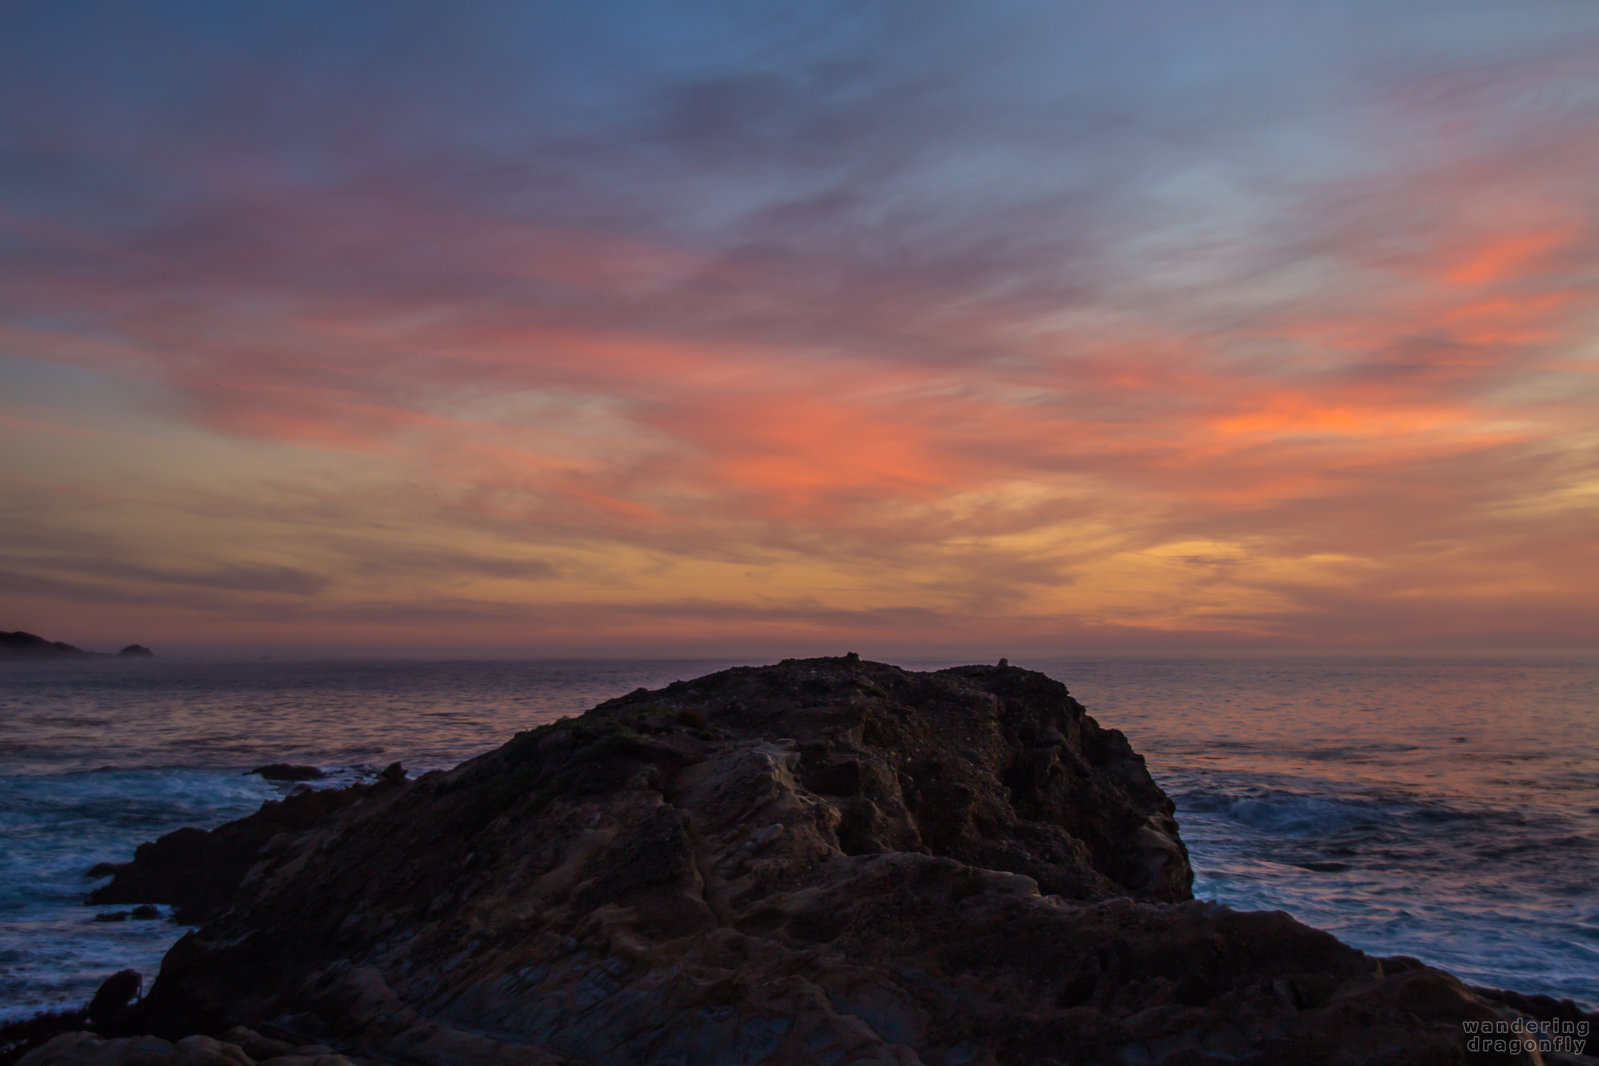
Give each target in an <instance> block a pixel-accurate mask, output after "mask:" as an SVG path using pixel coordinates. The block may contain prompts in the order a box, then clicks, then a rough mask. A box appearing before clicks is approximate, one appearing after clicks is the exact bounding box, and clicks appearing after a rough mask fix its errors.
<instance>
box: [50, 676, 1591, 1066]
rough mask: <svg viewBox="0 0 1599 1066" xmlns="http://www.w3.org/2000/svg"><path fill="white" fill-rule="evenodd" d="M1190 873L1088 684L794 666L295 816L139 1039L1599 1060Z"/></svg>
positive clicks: (509, 1047) (625, 1057)
mask: <svg viewBox="0 0 1599 1066" xmlns="http://www.w3.org/2000/svg"><path fill="white" fill-rule="evenodd" d="M1191 882H1192V871H1191V869H1190V867H1189V864H1188V858H1187V854H1186V851H1185V849H1184V847H1183V844H1182V842H1181V839H1180V837H1179V835H1178V832H1177V825H1176V821H1175V818H1174V812H1173V806H1172V803H1171V801H1170V800H1169V799H1168V798H1167V797H1166V796H1165V795H1164V794H1163V793H1162V792H1161V791H1160V789H1159V788H1158V787H1157V786H1156V785H1155V783H1154V782H1153V781H1152V780H1151V778H1150V776H1149V774H1148V772H1147V771H1146V769H1145V766H1144V761H1143V759H1142V757H1141V756H1139V755H1138V754H1137V753H1135V752H1134V751H1133V750H1132V748H1131V747H1130V746H1129V745H1128V743H1127V741H1126V739H1125V738H1124V737H1123V736H1122V735H1121V734H1120V733H1119V732H1117V731H1115V730H1112V729H1105V728H1102V727H1101V726H1100V725H1099V724H1098V723H1096V722H1095V721H1094V719H1093V718H1092V717H1090V716H1089V715H1088V714H1087V713H1085V711H1084V709H1083V708H1082V707H1081V705H1079V704H1078V703H1077V702H1076V701H1075V700H1073V699H1072V698H1071V697H1070V696H1069V694H1068V693H1067V690H1066V688H1065V686H1063V685H1061V684H1060V683H1058V682H1056V681H1053V680H1051V679H1049V678H1047V677H1045V676H1044V675H1042V674H1037V673H1033V672H1030V671H1025V670H1019V669H1013V668H1010V667H1007V666H1005V665H1003V664H1002V665H1001V666H998V667H978V666H972V667H962V668H958V669H953V670H945V671H939V672H937V673H912V672H907V671H904V670H900V669H898V668H895V667H892V666H887V665H883V664H878V663H869V662H862V661H860V660H859V659H858V658H856V657H854V656H848V657H844V658H836V659H812V660H790V661H785V662H783V663H781V664H778V665H776V666H770V667H763V668H740V669H735V670H728V671H724V672H721V673H718V674H713V675H710V676H708V677H704V678H700V679H697V680H695V681H691V682H679V683H676V684H674V685H672V686H669V687H668V688H665V689H662V690H658V691H654V692H647V691H643V690H640V691H638V692H635V693H633V694H631V695H629V696H625V697H622V698H620V699H616V700H612V701H610V702H608V703H605V704H602V705H601V706H600V707H598V708H596V709H595V710H593V711H590V712H589V713H588V714H586V715H583V716H582V717H580V718H575V719H567V720H564V721H561V722H558V723H555V724H553V725H549V726H545V727H543V728H540V729H537V730H533V731H531V732H528V733H523V734H519V735H518V736H516V737H515V738H513V739H512V740H511V741H510V742H508V743H507V744H505V745H504V746H502V747H501V748H499V749H497V750H496V751H493V752H490V753H489V754H486V755H484V756H481V757H479V758H477V759H474V760H472V761H470V762H467V763H464V764H463V765H461V766H459V767H457V768H456V769H454V770H452V771H449V772H447V773H433V774H428V775H426V776H424V777H422V778H420V779H418V780H415V781H393V782H390V783H389V784H388V785H387V786H386V787H382V788H370V789H367V790H366V791H364V792H362V793H360V794H359V795H355V796H353V798H352V799H351V800H350V801H349V802H347V803H339V804H333V805H330V810H329V812H328V813H327V815H326V817H323V818H321V819H319V820H317V821H316V822H315V824H313V825H311V826H309V827H307V828H304V829H300V830H297V831H294V832H283V833H279V834H277V835H275V836H273V837H272V838H271V839H270V840H269V841H268V842H267V843H266V845H265V846H264V847H263V848H262V849H261V851H260V859H259V861H258V862H256V863H255V864H254V866H253V867H252V868H251V869H250V870H249V872H248V874H247V875H246V876H244V878H243V881H242V883H240V884H239V885H238V888H237V890H236V892H235V894H234V896H233V898H232V903H231V907H229V908H228V909H226V910H224V911H222V912H221V913H220V914H217V916H216V917H214V918H212V919H211V920H210V921H209V922H208V923H207V924H206V925H204V926H203V927H202V928H200V929H199V930H197V931H196V932H193V933H191V934H189V935H187V936H185V937H184V938H183V939H182V940H181V941H180V942H179V943H178V944H177V945H176V946H174V947H173V949H172V950H171V951H170V952H169V953H168V955H167V957H166V959H165V961H164V962H163V964H162V968H161V972H160V975H159V977H158V978H157V980H156V982H155V985H154V987H153V989H152V990H151V994H150V995H149V997H148V998H147V999H146V1000H144V1001H143V1002H142V1003H141V1004H140V1005H139V1006H138V1008H136V1009H135V1010H133V1011H132V1012H130V1013H128V1014H127V1015H126V1017H125V1018H124V1021H123V1023H122V1024H123V1025H124V1026H125V1027H127V1026H132V1027H134V1029H135V1030H136V1031H138V1032H143V1033H153V1034H157V1035H158V1036H160V1037H164V1038H166V1039H169V1040H170V1039H177V1038H180V1037H188V1036H190V1035H191V1034H209V1035H210V1036H212V1037H218V1036H220V1037H222V1038H223V1039H224V1040H227V1041H233V1042H232V1043H227V1044H222V1045H218V1044H217V1043H216V1041H212V1042H211V1043H210V1044H205V1045H203V1047H204V1049H206V1050H205V1054H206V1055H212V1054H215V1055H224V1057H226V1056H227V1055H231V1056H232V1061H234V1062H236V1063H242V1062H244V1061H246V1060H250V1059H252V1055H250V1054H249V1053H247V1051H246V1050H243V1049H244V1047H245V1045H246V1044H247V1043H248V1042H249V1041H250V1040H252V1039H253V1040H258V1041H260V1040H265V1041H266V1043H267V1044H268V1045H271V1046H272V1047H275V1048H277V1053H275V1054H274V1055H273V1056H271V1057H274V1058H276V1057H294V1056H295V1053H294V1051H293V1046H301V1047H302V1051H301V1052H300V1053H298V1057H299V1058H301V1059H304V1060H306V1061H309V1057H308V1056H310V1055H311V1054H312V1052H308V1051H305V1050H303V1047H304V1046H305V1045H311V1046H314V1047H315V1048H317V1050H316V1052H315V1054H324V1053H328V1049H331V1048H337V1049H339V1051H341V1052H342V1053H343V1054H344V1055H345V1056H350V1057H354V1058H357V1059H360V1058H366V1059H372V1060H376V1061H384V1062H396V1063H416V1064H444V1063H450V1064H452V1066H453V1064H463V1066H477V1064H482V1066H490V1064H495V1066H509V1064H527V1066H536V1064H556V1063H585V1064H606V1066H624V1064H653V1063H683V1064H700V1063H705V1064H711V1063H746V1064H753V1063H771V1064H798V1063H818V1064H844V1063H898V1064H911V1063H927V1064H950V1066H960V1064H1002V1063H1003V1064H1010V1063H1039V1064H1047V1063H1106V1064H1109V1063H1123V1064H1125V1063H1147V1064H1156V1063H1166V1064H1172V1066H1176V1064H1200V1063H1224V1062H1225V1063H1254V1064H1260V1066H1264V1064H1268V1063H1306V1064H1314V1063H1327V1064H1333V1063H1340V1064H1342V1063H1350V1064H1353V1063H1373V1064H1375V1063H1393V1064H1399V1063H1405V1064H1415V1063H1466V1062H1537V1061H1546V1062H1551V1063H1553V1062H1581V1061H1591V1060H1584V1059H1580V1058H1575V1057H1561V1056H1560V1055H1550V1056H1545V1057H1543V1058H1541V1059H1540V1057H1539V1056H1538V1054H1537V1053H1536V1052H1533V1053H1525V1052H1523V1053H1517V1054H1510V1053H1503V1054H1496V1053H1479V1052H1477V1051H1473V1050H1469V1049H1468V1046H1467V1040H1466V1038H1465V1036H1464V1035H1463V1034H1464V1030H1463V1026H1476V1027H1479V1028H1480V1027H1481V1026H1484V1025H1487V1026H1493V1025H1498V1024H1503V1023H1506V1022H1508V1021H1509V1020H1511V1019H1513V1018H1515V1017H1519V1016H1520V1015H1519V1014H1518V1013H1517V1012H1515V1011H1513V1010H1512V1009H1511V1007H1510V1006H1509V1005H1507V1003H1506V1002H1505V1001H1502V1000H1500V1001H1490V1000H1488V999H1486V998H1484V997H1482V996H1479V995H1477V994H1475V993H1474V992H1473V991H1472V990H1470V989H1467V988H1466V987H1465V986H1463V985H1462V984H1461V983H1460V982H1459V981H1457V980H1456V979H1454V978H1453V977H1451V976H1449V975H1447V974H1444V973H1442V972H1440V971H1437V970H1434V969H1431V968H1428V967H1425V966H1423V965H1421V964H1420V963H1417V962H1415V961H1414V960H1410V959H1403V958H1391V959H1375V958H1372V957H1369V956H1366V955H1364V954H1362V953H1361V952H1359V951H1356V950H1355V949H1353V948H1350V947H1348V946H1346V945H1344V944H1342V943H1340V942H1339V941H1338V940H1336V939H1335V938H1334V937H1332V936H1330V935H1328V934H1326V933H1323V932H1319V931H1317V930H1314V929H1311V928H1308V927H1306V926H1304V925H1301V924H1299V923H1298V922H1296V921H1294V920H1293V919H1292V918H1290V917H1289V916H1287V915H1285V914H1282V913H1280V912H1257V913H1243V912H1235V911H1232V910H1229V909H1227V908H1225V907H1220V906H1217V905H1214V904H1209V903H1203V902H1199V901H1195V900H1193V899H1192V897H1191V891H1190V886H1191ZM1523 1006H1525V1004H1524V1005H1523ZM239 1027H247V1028H239ZM261 1033H268V1034H270V1036H272V1037H275V1038H279V1042H276V1043H274V1041H273V1040H270V1039H267V1038H266V1037H262V1036H261V1035H260V1034H261ZM229 1034H232V1035H229ZM141 1039H144V1040H145V1041H147V1042H148V1041H150V1040H153V1039H154V1038H153V1037H144V1038H141ZM156 1043H157V1044H159V1043H161V1041H159V1040H157V1041H156ZM132 1046H133V1045H132V1044H130V1043H124V1042H121V1041H111V1042H110V1043H108V1044H100V1043H96V1042H95V1041H94V1040H93V1039H92V1038H87V1037H84V1036H82V1035H81V1034H78V1035H68V1036H63V1037H58V1038H57V1040H56V1042H54V1043H52V1044H47V1045H45V1046H44V1047H41V1048H39V1049H37V1050H36V1051H34V1052H32V1053H30V1055H28V1056H27V1057H25V1058H24V1059H23V1063H24V1064H25V1066H79V1064H88V1063H91V1062H92V1063H95V1064H96V1066H100V1064H104V1066H113V1064H115V1063H119V1062H121V1059H120V1058H119V1057H118V1056H119V1055H120V1054H121V1052H120V1051H119V1048H131V1047H132ZM141 1046H143V1047H144V1048H145V1050H146V1051H148V1050H149V1048H150V1047H151V1046H153V1045H149V1044H148V1043H147V1044H146V1045H141ZM182 1046H184V1045H182V1044H181V1043H180V1045H179V1046H178V1047H179V1049H180V1050H172V1054H173V1055H175V1056H177V1058H174V1059H171V1060H170V1061H173V1062H177V1061H179V1060H180V1059H182V1060H183V1061H184V1062H187V1061H188V1060H187V1059H183V1055H182V1053H181V1047H182ZM187 1046H188V1047H190V1048H194V1047H200V1046H201V1045H199V1044H195V1043H194V1042H193V1041H192V1040H191V1042H190V1043H189V1044H188V1045H187ZM167 1047H168V1048H169V1050H171V1048H172V1046H171V1045H167ZM227 1049H232V1050H231V1051H228V1050H227ZM234 1052H237V1054H234ZM130 1053H131V1051H130ZM140 1053H141V1054H142V1053H143V1052H140ZM195 1054H199V1053H198V1052H196V1053H195ZM190 1057H192V1056H190ZM261 1057H262V1056H261V1055H255V1056H253V1058H255V1059H259V1058H261ZM196 1061H197V1062H198V1060H196ZM325 1066H332V1064H331V1063H329V1064H325Z"/></svg>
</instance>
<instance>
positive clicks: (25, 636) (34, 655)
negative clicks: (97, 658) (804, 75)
mask: <svg viewBox="0 0 1599 1066" xmlns="http://www.w3.org/2000/svg"><path fill="white" fill-rule="evenodd" d="M90 654H92V653H90V652H86V651H84V650H83V649H82V648H79V647H76V646H75V645H72V644H64V643H62V642H61V641H59V640H54V641H52V640H45V639H44V638H43V637H39V636H35V635H34V634H32V633H24V632H22V631H21V630H17V631H16V632H14V633H0V657H10V658H15V659H76V658H81V657H83V656H86V655H90Z"/></svg>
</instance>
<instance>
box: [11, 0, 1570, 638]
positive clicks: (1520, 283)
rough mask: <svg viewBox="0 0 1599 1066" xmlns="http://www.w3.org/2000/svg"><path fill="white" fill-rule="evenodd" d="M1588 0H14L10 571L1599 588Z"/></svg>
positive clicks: (235, 613)
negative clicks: (98, 0)
mask: <svg viewBox="0 0 1599 1066" xmlns="http://www.w3.org/2000/svg"><path fill="white" fill-rule="evenodd" d="M1596 130H1599V5H1596V4H1594V3H1592V2H1591V0H1518V2H1517V3H1514V4H1509V3H1504V2H1502V0H1492V2H1484V0H1436V2H1435V0H1381V2H1377V0H1370V2H1368V0H1314V2H1302V0H1260V2H1255V0H1115V2H1110V0H1103V2H1095V3H1082V2H1071V0H1059V2H1049V3H1036V4H1033V3H1025V4H1024V3H1011V2H995V3H982V4H970V3H953V2H938V0H932V2H914V3H913V2H904V3H887V2H869V0H868V2H854V0H852V2H845V3H836V4H830V3H821V2H807V3H803V4H782V3H771V4H764V3H763V4H750V3H743V2H729V3H720V4H718V3H701V2H677V3H663V2H633V3H621V2H619V3H607V4H598V5H596V4H587V3H576V2H573V3H550V4H499V3H491V2H484V3H474V4H443V3H435V4H406V3H398V2H382V3H357V2H334V3H327V2H323V0H317V2H295V0H277V2H273V3H258V4H216V3H213V2H210V0H205V2H195V3H170V2H159V0H149V2H144V3H139V4H125V3H105V4H85V3H78V2H75V0H38V2H28V0H19V2H8V3H0V522H3V526H0V629H26V630H29V631H31V632H36V633H39V634H41V635H44V636H47V637H49V638H51V639H57V640H68V641H71V642H73V643H78V644H82V645H85V646H89V647H101V648H107V647H111V648H114V647H117V646H120V645H121V644H123V643H127V642H130V641H139V642H141V643H146V644H150V645H152V646H154V647H155V648H156V650H157V651H158V652H162V651H169V652H177V653H194V654H206V653H224V652H250V653H255V652H263V653H267V652H272V651H274V650H276V651H288V652H298V653H302V654H304V653H329V654H356V653H363V654H365V653H382V654H438V655H466V654H487V655H531V656H559V655H567V654H604V655H645V654H663V655H666V654H671V655H676V654H776V655H787V654H811V653H816V652H831V653H840V652H842V651H844V650H846V649H858V650H860V651H861V652H862V653H875V654H890V653H892V654H898V655H902V656H903V655H907V654H913V653H915V652H916V651H918V650H925V651H927V652H928V653H929V654H932V655H937V654H944V653H946V652H951V651H970V652H972V653H974V654H975V653H978V652H982V653H995V652H997V653H1000V654H1003V653H1005V652H1006V650H1010V651H1011V652H1013V653H1024V652H1025V653H1033V654H1037V653H1051V654H1073V653H1078V652H1081V653H1085V654H1100V653H1123V652H1125V653H1134V654H1137V653H1144V652H1150V653H1154V652H1162V653H1164V652H1168V651H1172V652H1186V651H1193V652H1201V653H1210V652H1225V653H1233V652H1246V651H1270V652H1280V651H1288V652H1293V651H1354V652H1370V651H1393V650H1411V649H1415V650H1426V649H1436V650H1466V651H1470V650H1472V649H1590V650H1591V649H1594V648H1599V537H1596V535H1595V533H1596V530H1599V376H1596V372H1599V136H1596V134H1595V131H1596Z"/></svg>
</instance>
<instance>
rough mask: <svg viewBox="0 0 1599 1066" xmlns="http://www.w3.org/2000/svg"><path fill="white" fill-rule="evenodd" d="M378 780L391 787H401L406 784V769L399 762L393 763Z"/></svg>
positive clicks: (383, 771)
mask: <svg viewBox="0 0 1599 1066" xmlns="http://www.w3.org/2000/svg"><path fill="white" fill-rule="evenodd" d="M378 780H379V781H382V782H384V783H385V784H390V785H399V784H403V783H404V782H405V767H404V766H402V765H400V764H399V763H397V762H391V763H389V765H387V766H385V767H384V768H383V769H382V770H381V771H379V773H378Z"/></svg>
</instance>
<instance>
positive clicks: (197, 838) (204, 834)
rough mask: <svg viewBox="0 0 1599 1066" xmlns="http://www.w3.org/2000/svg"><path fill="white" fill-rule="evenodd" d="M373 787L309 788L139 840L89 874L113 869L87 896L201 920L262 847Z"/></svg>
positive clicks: (220, 906) (224, 902) (224, 901)
mask: <svg viewBox="0 0 1599 1066" xmlns="http://www.w3.org/2000/svg"><path fill="white" fill-rule="evenodd" d="M370 788H371V786H362V785H353V786H351V787H350V788H347V789H323V790H307V791H304V792H299V793H296V794H295V795H292V796H288V797H285V798H284V799H281V800H268V801H267V802H266V803H265V804H263V805H262V807H261V809H260V810H258V811H256V812H255V813H254V814H252V815H249V816H248V817H245V818H240V819H238V820H237V821H233V822H228V823H227V824H225V825H222V826H219V827H218V828H216V829H212V830H209V831H207V830H204V829H195V828H183V829H176V830H173V831H172V832H170V833H167V834H166V835H165V836H163V837H161V838H160V839H158V840H155V841H152V842H150V843H147V844H140V845H139V846H138V848H137V849H136V850H135V851H134V853H133V861H132V862H126V863H100V864H98V865H96V866H94V867H92V868H91V869H90V870H89V872H88V876H89V877H105V876H107V875H110V877H111V880H110V881H109V882H108V883H107V884H105V885H102V886H101V887H99V888H97V889H95V890H94V891H93V892H90V893H89V895H88V897H87V898H86V899H85V902H86V903H88V904H90V905H91V906H96V907H102V906H106V905H110V904H118V903H141V904H151V903H164V904H167V905H170V906H171V907H173V908H174V911H173V917H174V918H175V919H176V920H177V921H179V922H183V923H184V924H196V923H199V922H203V921H205V920H207V919H208V918H212V917H214V916H216V915H218V914H220V913H222V911H224V910H226V909H227V907H228V905H229V904H230V903H231V902H232V900H233V896H234V893H235V892H237V890H238V888H239V884H240V882H242V881H243V880H244V876H245V874H247V873H248V872H249V870H250V868H251V867H252V866H254V865H255V864H256V862H257V861H259V859H260V855H261V852H262V850H263V849H264V848H268V847H269V846H273V845H274V842H275V843H276V846H283V847H287V846H288V844H289V842H290V840H291V839H292V837H293V836H294V835H295V834H298V833H301V832H303V831H304V830H306V829H309V828H311V827H312V826H315V825H318V824H321V823H322V822H324V821H325V820H326V819H327V818H328V817H329V816H331V815H332V814H334V813H335V812H337V811H341V810H343V809H345V808H346V807H349V806H351V805H352V804H354V803H355V802H357V800H358V799H359V798H360V797H361V796H363V795H365V794H366V793H367V792H368V791H369V790H370Z"/></svg>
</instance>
